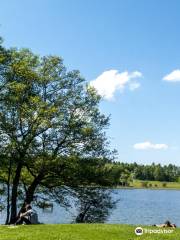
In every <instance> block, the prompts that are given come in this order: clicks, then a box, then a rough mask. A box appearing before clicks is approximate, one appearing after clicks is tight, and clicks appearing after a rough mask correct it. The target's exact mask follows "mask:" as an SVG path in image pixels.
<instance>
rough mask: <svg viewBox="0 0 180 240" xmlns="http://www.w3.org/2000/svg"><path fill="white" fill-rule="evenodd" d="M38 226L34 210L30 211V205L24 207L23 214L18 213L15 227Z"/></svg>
mask: <svg viewBox="0 0 180 240" xmlns="http://www.w3.org/2000/svg"><path fill="white" fill-rule="evenodd" d="M23 223H25V224H38V223H39V222H38V215H37V212H36V211H35V210H33V209H32V207H31V205H30V204H27V205H26V206H25V212H22V213H20V216H19V218H18V220H17V221H16V223H15V225H19V224H23Z"/></svg>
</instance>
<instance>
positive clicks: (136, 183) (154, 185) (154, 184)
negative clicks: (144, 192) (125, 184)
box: [130, 180, 180, 189]
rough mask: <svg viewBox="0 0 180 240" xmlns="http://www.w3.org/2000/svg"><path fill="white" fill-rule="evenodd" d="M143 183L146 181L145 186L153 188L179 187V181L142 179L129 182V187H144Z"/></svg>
mask: <svg viewBox="0 0 180 240" xmlns="http://www.w3.org/2000/svg"><path fill="white" fill-rule="evenodd" d="M144 183H147V188H153V189H156V188H157V189H180V183H179V182H160V181H142V180H134V181H133V183H131V185H130V186H131V187H134V188H144V187H143V185H144Z"/></svg>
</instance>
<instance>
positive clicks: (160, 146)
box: [133, 141, 169, 150]
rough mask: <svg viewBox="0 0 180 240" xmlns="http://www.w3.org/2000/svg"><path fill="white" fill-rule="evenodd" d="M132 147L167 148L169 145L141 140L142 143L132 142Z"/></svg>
mask: <svg viewBox="0 0 180 240" xmlns="http://www.w3.org/2000/svg"><path fill="white" fill-rule="evenodd" d="M133 147H134V149H136V150H151V149H153V150H164V149H168V148H169V146H168V145H167V144H164V143H151V142H149V141H146V142H142V143H136V144H134V146H133Z"/></svg>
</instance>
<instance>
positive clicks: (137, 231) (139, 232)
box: [135, 227, 143, 235]
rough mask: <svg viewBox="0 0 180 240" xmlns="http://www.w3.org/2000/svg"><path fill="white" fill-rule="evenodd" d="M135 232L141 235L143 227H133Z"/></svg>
mask: <svg viewBox="0 0 180 240" xmlns="http://www.w3.org/2000/svg"><path fill="white" fill-rule="evenodd" d="M135 234H136V235H142V234H143V229H142V228H141V227H137V228H136V229H135Z"/></svg>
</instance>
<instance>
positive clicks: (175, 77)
mask: <svg viewBox="0 0 180 240" xmlns="http://www.w3.org/2000/svg"><path fill="white" fill-rule="evenodd" d="M163 80H164V81H169V82H180V69H176V70H174V71H172V72H171V73H169V74H168V75H166V76H164V78H163Z"/></svg>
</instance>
